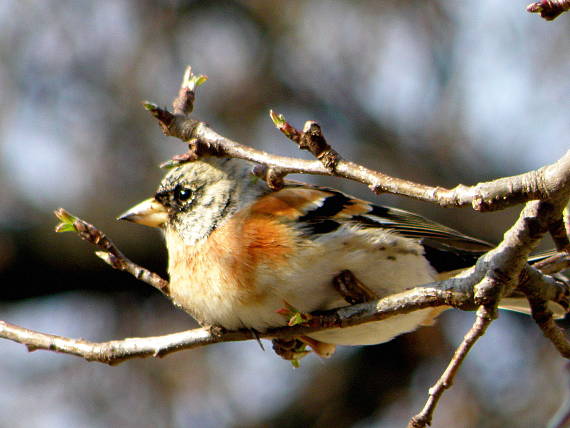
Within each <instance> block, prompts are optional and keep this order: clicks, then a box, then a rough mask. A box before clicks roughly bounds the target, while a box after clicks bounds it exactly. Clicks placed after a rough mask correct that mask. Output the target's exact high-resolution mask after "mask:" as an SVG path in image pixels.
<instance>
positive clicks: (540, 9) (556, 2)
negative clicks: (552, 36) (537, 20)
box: [526, 0, 570, 21]
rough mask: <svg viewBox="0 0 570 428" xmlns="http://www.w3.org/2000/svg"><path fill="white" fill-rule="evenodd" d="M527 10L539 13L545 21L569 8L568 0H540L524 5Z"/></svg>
mask: <svg viewBox="0 0 570 428" xmlns="http://www.w3.org/2000/svg"><path fill="white" fill-rule="evenodd" d="M526 10H527V12H530V13H540V16H541V17H542V18H544V19H546V20H547V21H552V20H553V19H556V18H557V17H558V16H560V15H561V14H563V13H564V12H568V11H569V10H570V0H540V1H537V2H535V3H531V4H529V5H528V6H527V7H526Z"/></svg>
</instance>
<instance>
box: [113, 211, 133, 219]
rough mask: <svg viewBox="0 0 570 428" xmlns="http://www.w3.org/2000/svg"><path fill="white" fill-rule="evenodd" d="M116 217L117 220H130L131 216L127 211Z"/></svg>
mask: <svg viewBox="0 0 570 428" xmlns="http://www.w3.org/2000/svg"><path fill="white" fill-rule="evenodd" d="M116 219H117V220H125V221H131V219H132V216H131V215H130V214H129V213H123V214H121V215H119V216H118V217H117V218H116Z"/></svg>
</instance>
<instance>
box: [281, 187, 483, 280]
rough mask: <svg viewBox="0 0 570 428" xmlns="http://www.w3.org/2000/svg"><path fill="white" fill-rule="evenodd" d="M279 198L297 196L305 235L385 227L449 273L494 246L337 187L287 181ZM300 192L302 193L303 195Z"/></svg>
mask: <svg viewBox="0 0 570 428" xmlns="http://www.w3.org/2000/svg"><path fill="white" fill-rule="evenodd" d="M274 195H275V196H277V197H279V198H280V199H283V198H284V199H291V200H292V199H293V198H292V196H293V195H298V196H299V197H298V198H297V199H298V201H302V202H298V201H297V203H296V206H297V213H296V215H295V221H297V222H298V223H300V224H301V228H302V230H303V231H304V232H305V234H306V236H307V237H311V238H313V237H314V238H317V237H318V236H320V235H322V234H325V233H330V232H333V231H334V230H336V229H337V228H339V227H340V226H341V225H343V224H351V225H355V226H358V227H362V228H379V229H386V230H389V231H391V232H393V233H397V234H398V235H400V236H404V237H407V238H411V239H414V240H417V241H418V242H419V243H420V244H421V245H422V246H423V247H424V249H425V256H426V258H427V259H428V260H429V261H430V263H431V264H432V266H433V267H434V268H435V269H436V270H437V271H438V272H449V271H453V270H456V269H461V268H465V267H468V266H471V265H473V264H474V263H475V262H476V261H477V259H478V258H479V257H480V256H481V255H482V254H484V253H485V252H487V251H489V250H490V249H492V248H493V245H492V244H490V243H488V242H485V241H482V240H480V239H477V238H473V237H470V236H468V235H465V234H463V233H461V232H458V231H457V230H454V229H452V228H449V227H447V226H443V225H442V224H439V223H436V222H434V221H431V220H428V219H426V218H424V217H422V216H420V215H417V214H414V213H411V212H409V211H405V210H401V209H397V208H392V207H387V206H382V205H375V204H372V203H370V202H367V201H364V200H361V199H357V198H354V197H352V196H349V195H346V194H344V193H342V192H339V191H338V190H334V189H329V188H325V187H313V186H308V185H306V184H300V183H289V185H288V186H287V187H285V188H284V189H283V190H280V191H278V192H277V193H274ZM302 195H305V196H304V197H303V196H302Z"/></svg>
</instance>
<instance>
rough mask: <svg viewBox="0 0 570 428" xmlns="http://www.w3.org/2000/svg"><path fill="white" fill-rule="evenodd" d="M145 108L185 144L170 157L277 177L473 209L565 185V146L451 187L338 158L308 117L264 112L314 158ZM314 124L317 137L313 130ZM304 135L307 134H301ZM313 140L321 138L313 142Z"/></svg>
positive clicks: (539, 196) (543, 194) (544, 194)
mask: <svg viewBox="0 0 570 428" xmlns="http://www.w3.org/2000/svg"><path fill="white" fill-rule="evenodd" d="M181 103H182V104H184V103H187V100H180V99H179V98H177V99H175V101H174V104H175V105H177V104H181ZM144 106H145V108H146V109H147V110H148V111H149V112H150V113H151V114H152V115H153V116H154V117H155V118H156V119H157V120H158V122H159V125H160V127H161V129H162V131H163V132H164V134H165V135H167V136H170V137H175V138H178V139H180V140H182V141H185V142H188V143H189V151H188V153H186V154H185V155H183V156H178V157H176V158H175V159H174V161H175V162H186V161H191V160H195V159H198V158H199V157H200V156H203V155H206V154H207V155H212V156H227V157H234V158H240V159H246V160H249V161H253V162H257V163H260V164H264V165H267V166H268V167H270V168H275V169H277V170H278V171H279V177H281V178H282V177H284V176H285V175H287V174H293V173H302V174H313V175H327V176H336V177H341V178H346V179H349V180H353V181H357V182H359V183H363V184H366V185H368V187H369V188H370V189H371V190H372V191H373V192H375V193H376V194H380V193H392V194H395V195H401V196H408V197H411V198H414V199H419V200H423V201H427V202H432V203H436V204H439V205H441V206H445V207H465V206H468V205H471V206H472V207H473V209H475V210H477V211H482V212H483V211H493V210H500V209H504V208H507V207H510V206H513V205H518V204H521V203H524V202H527V201H530V200H545V199H550V198H552V197H554V196H555V195H557V194H558V193H559V192H560V191H561V190H562V189H564V188H568V187H569V186H570V151H568V152H567V153H566V154H565V155H564V156H563V157H562V158H560V159H559V160H558V161H557V162H555V163H553V164H551V165H548V166H545V167H542V168H540V169H537V170H535V171H530V172H527V173H524V174H520V175H515V176H511V177H504V178H500V179H497V180H494V181H489V182H484V183H479V184H477V185H475V186H464V185H459V186H457V187H455V188H453V189H445V188H442V187H432V186H427V185H424V184H419V183H414V182H412V181H409V180H403V179H400V178H396V177H391V176H389V175H387V174H383V173H381V172H378V171H373V170H370V169H368V168H366V167H364V166H362V165H359V164H356V163H354V162H349V161H346V160H342V159H341V157H340V155H339V154H338V153H337V152H336V151H335V150H334V149H332V147H330V146H329V145H328V143H326V141H325V140H324V138H322V132H321V131H320V127H318V124H317V123H316V122H314V121H309V122H307V124H306V125H305V128H304V129H305V131H299V130H297V129H296V128H294V127H293V126H292V125H291V124H289V123H288V122H287V121H285V119H284V117H283V115H277V114H275V113H274V112H270V115H271V118H272V119H273V120H274V123H275V124H276V126H277V127H278V128H279V129H280V130H281V131H282V132H283V133H284V134H285V135H286V136H287V137H288V138H290V139H291V140H293V141H294V142H296V143H297V144H301V142H304V143H303V144H304V146H303V147H302V148H307V149H308V150H309V151H311V153H313V154H315V155H316V156H317V157H319V156H320V158H319V159H320V160H317V161H308V160H303V159H297V158H290V157H286V156H277V155H271V154H269V153H267V152H264V151H261V150H256V149H253V148H251V147H248V146H244V145H242V144H240V143H238V142H236V141H233V140H231V139H229V138H226V137H223V136H221V135H220V134H218V133H217V132H215V131H214V130H213V129H212V128H210V127H209V126H208V125H207V124H206V123H204V122H201V121H199V120H196V119H194V118H190V117H188V116H187V115H185V114H176V113H175V114H172V113H169V112H168V111H167V110H165V109H162V108H160V107H158V106H157V105H156V104H153V103H150V102H145V103H144ZM317 128H318V133H317V138H315V137H314V135H313V132H314V130H315V129H317ZM307 134H309V135H307ZM315 139H321V141H320V143H319V144H321V145H319V144H315V143H314V140H315Z"/></svg>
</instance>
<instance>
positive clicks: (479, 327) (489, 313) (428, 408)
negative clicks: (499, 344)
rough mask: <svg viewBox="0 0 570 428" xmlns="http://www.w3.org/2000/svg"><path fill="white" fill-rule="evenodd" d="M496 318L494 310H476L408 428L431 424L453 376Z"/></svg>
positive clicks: (481, 308)
mask: <svg viewBox="0 0 570 428" xmlns="http://www.w3.org/2000/svg"><path fill="white" fill-rule="evenodd" d="M496 317H497V314H496V309H495V308H493V307H491V308H489V307H486V306H481V307H480V308H479V309H478V310H477V317H476V319H475V323H474V324H473V326H472V327H471V328H470V329H469V331H468V332H467V334H466V335H465V336H464V337H463V341H462V342H461V344H460V345H459V346H458V347H457V349H456V351H455V353H454V354H453V358H451V361H450V362H449V365H448V366H447V368H446V369H445V371H444V372H443V374H442V375H441V377H440V378H439V379H438V380H437V382H436V383H435V385H434V386H432V387H431V388H430V389H429V397H428V399H427V401H426V404H425V406H424V408H423V409H422V411H421V412H420V413H418V414H417V415H415V416H414V417H413V418H412V419H411V420H410V422H409V424H408V428H424V427H426V426H428V425H430V424H431V421H432V418H433V412H434V410H435V408H436V407H437V403H438V402H439V399H440V398H441V396H442V395H443V393H444V392H445V390H446V389H449V388H451V386H452V385H453V380H454V379H455V375H456V374H457V372H458V371H459V367H460V366H461V364H462V363H463V360H464V359H465V357H466V356H467V354H468V353H469V351H470V350H471V348H472V347H473V345H474V344H475V342H477V340H478V339H479V338H480V337H481V336H483V334H485V331H486V330H487V327H489V325H490V324H491V322H492V321H493V320H494V319H495V318H496Z"/></svg>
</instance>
